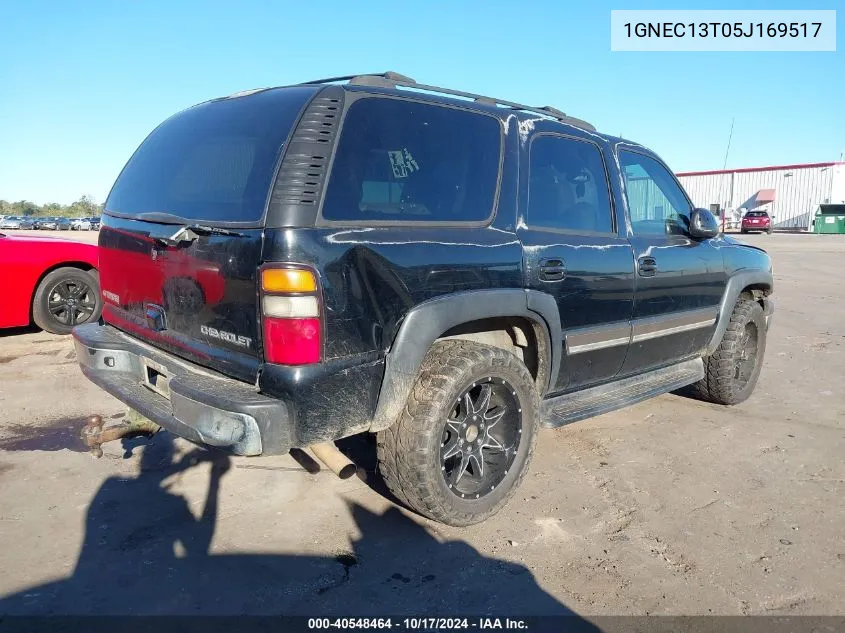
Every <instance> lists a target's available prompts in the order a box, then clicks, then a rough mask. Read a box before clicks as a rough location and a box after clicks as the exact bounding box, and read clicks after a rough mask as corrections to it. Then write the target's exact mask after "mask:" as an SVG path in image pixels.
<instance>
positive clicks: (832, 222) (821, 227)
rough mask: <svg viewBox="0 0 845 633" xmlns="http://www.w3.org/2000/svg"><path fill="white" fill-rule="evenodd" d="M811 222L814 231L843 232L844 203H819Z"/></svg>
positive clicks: (844, 229)
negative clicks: (814, 228) (813, 225)
mask: <svg viewBox="0 0 845 633" xmlns="http://www.w3.org/2000/svg"><path fill="white" fill-rule="evenodd" d="M813 224H815V227H816V233H845V204H820V205H819V208H818V209H817V210H816V219H815V220H814V222H813Z"/></svg>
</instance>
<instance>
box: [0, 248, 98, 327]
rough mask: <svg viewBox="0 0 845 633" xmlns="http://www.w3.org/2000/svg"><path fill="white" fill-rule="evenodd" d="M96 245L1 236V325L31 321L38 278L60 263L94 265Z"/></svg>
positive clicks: (14, 325) (88, 266)
mask: <svg viewBox="0 0 845 633" xmlns="http://www.w3.org/2000/svg"><path fill="white" fill-rule="evenodd" d="M97 263H98V261H97V247H96V246H94V245H93V244H82V243H79V242H69V241H62V240H50V239H46V238H40V239H27V238H17V237H2V238H0V269H2V275H3V279H4V281H5V284H6V293H5V294H4V296H3V298H2V299H0V301H1V302H2V303H0V328H7V327H20V326H26V325H29V323H30V316H31V307H32V298H33V295H34V294H35V290H36V288H37V286H38V283H39V282H40V281H41V279H42V278H43V277H44V275H46V274H47V273H48V272H50V271H51V270H54V269H56V268H59V267H61V266H77V267H81V268H86V269H87V268H97Z"/></svg>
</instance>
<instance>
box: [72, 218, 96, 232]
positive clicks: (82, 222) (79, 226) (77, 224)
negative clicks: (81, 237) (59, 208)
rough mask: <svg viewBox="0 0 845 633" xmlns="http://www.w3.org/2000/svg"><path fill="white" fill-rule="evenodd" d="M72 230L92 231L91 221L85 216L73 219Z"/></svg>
mask: <svg viewBox="0 0 845 633" xmlns="http://www.w3.org/2000/svg"><path fill="white" fill-rule="evenodd" d="M70 230H71V231H90V230H91V222H89V221H88V220H87V219H85V218H77V219H75V220H71V222H70Z"/></svg>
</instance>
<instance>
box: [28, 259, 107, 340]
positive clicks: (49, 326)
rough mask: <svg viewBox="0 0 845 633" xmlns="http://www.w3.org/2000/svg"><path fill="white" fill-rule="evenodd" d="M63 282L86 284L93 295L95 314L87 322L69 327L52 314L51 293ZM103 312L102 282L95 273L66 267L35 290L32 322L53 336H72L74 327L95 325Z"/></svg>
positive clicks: (45, 279) (83, 321) (51, 273)
mask: <svg viewBox="0 0 845 633" xmlns="http://www.w3.org/2000/svg"><path fill="white" fill-rule="evenodd" d="M62 281H70V282H81V283H83V284H85V285H86V286H87V287H88V288H89V289H90V291H91V293H92V300H93V306H94V307H93V312H92V314H91V315H90V316H89V317H88V318H86V319H85V320H80V321H79V322H77V323H74V324H72V325H68V324H65V323H62V322H61V321H60V320H58V319H57V318H56V317H55V316H54V315H53V314H52V313H51V312H50V307H49V300H50V297H49V293H50V292H51V290H52V289H53V288H55V287H56V285H57V284H59V283H61V282H62ZM102 311H103V299H102V297H101V296H100V280H99V277H98V275H97V273H96V272H95V271H85V270H82V269H81V268H74V267H71V266H64V267H62V268H57V269H56V270H54V271H51V272H50V273H48V274H47V275H45V276H44V279H42V280H41V283H40V284H38V288H37V289H36V290H35V295H34V296H33V299H32V320H33V321H34V322H35V324H36V325H37V326H38V327H40V328H41V329H42V330H45V331H47V332H50V333H52V334H70V332H71V330H73V328H74V326H76V325H82V324H83V323H93V322H95V321H96V320H97V319H99V318H100V313H101V312H102Z"/></svg>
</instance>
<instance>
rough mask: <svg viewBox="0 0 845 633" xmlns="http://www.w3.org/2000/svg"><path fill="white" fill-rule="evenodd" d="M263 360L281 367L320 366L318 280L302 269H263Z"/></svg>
mask: <svg viewBox="0 0 845 633" xmlns="http://www.w3.org/2000/svg"><path fill="white" fill-rule="evenodd" d="M261 312H262V323H263V330H264V358H265V360H266V361H267V362H268V363H276V364H279V365H308V364H311V363H319V362H320V356H321V352H322V330H323V327H322V322H321V319H320V298H319V291H318V287H317V278H316V276H315V275H314V273H313V272H312V271H310V270H307V269H303V268H293V267H286V268H264V269H262V270H261Z"/></svg>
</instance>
